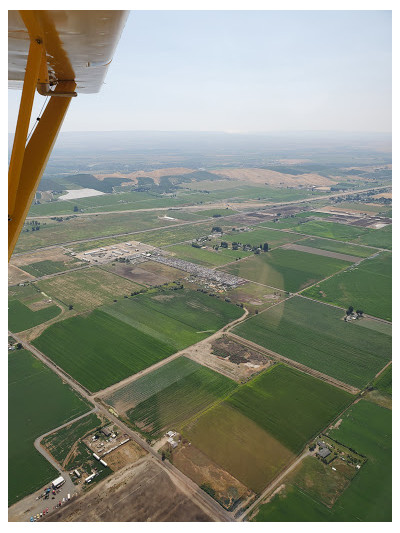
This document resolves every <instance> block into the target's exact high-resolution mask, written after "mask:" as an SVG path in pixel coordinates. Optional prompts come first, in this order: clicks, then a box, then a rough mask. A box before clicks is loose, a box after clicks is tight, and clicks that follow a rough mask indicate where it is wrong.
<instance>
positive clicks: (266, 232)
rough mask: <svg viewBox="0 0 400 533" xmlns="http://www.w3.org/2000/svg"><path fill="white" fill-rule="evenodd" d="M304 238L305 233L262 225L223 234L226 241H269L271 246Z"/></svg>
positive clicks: (251, 243) (252, 242) (258, 243)
mask: <svg viewBox="0 0 400 533" xmlns="http://www.w3.org/2000/svg"><path fill="white" fill-rule="evenodd" d="M303 238H304V237H303V235H297V234H296V233H289V232H287V231H276V230H272V229H266V228H261V227H258V228H257V229H253V230H251V231H241V232H236V233H232V234H230V235H224V236H223V240H224V241H227V242H238V243H241V244H250V245H251V246H257V245H260V244H264V243H265V242H267V243H268V244H269V247H270V248H275V247H276V246H280V245H281V244H286V243H288V242H294V241H298V240H299V239H303Z"/></svg>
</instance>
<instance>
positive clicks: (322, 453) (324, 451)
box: [317, 448, 331, 459]
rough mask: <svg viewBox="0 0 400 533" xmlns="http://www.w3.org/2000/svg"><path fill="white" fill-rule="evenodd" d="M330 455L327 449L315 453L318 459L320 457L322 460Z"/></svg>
mask: <svg viewBox="0 0 400 533" xmlns="http://www.w3.org/2000/svg"><path fill="white" fill-rule="evenodd" d="M330 454H331V451H330V450H329V449H328V448H321V449H320V450H319V451H318V452H317V455H319V456H320V457H322V459H325V458H326V457H328V455H330Z"/></svg>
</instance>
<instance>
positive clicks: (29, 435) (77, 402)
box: [8, 350, 89, 505]
mask: <svg viewBox="0 0 400 533" xmlns="http://www.w3.org/2000/svg"><path fill="white" fill-rule="evenodd" d="M8 394H9V402H8V410H9V411H8V468H9V496H8V497H9V500H8V501H9V505H11V504H13V503H15V502H16V501H18V500H20V499H21V498H23V497H24V496H26V495H28V494H30V493H32V492H34V491H35V490H38V489H40V488H41V487H42V486H43V485H44V484H45V483H48V482H50V481H51V479H54V478H55V477H57V476H58V473H57V471H56V470H55V469H54V468H53V467H52V466H51V465H50V464H49V463H48V462H47V461H46V460H45V459H44V458H43V457H42V455H40V453H39V452H38V451H37V450H36V449H35V448H34V446H33V443H34V440H35V439H36V438H37V437H39V436H40V435H42V434H43V433H46V432H47V431H50V430H51V429H53V428H55V427H58V426H60V425H61V424H64V423H65V422H68V420H72V419H73V418H76V417H77V416H79V415H81V414H83V413H84V412H85V411H88V410H89V407H88V404H87V403H86V402H85V401H84V400H83V399H81V398H80V397H79V396H77V395H76V394H75V393H74V392H73V391H72V390H71V389H70V388H69V387H68V385H65V384H63V382H62V381H61V379H60V378H59V377H58V376H56V375H55V374H54V373H53V372H52V371H51V370H50V369H48V368H47V367H46V366H45V365H44V364H43V363H41V362H40V361H38V360H37V359H35V358H34V357H33V356H32V355H31V353H30V352H28V351H26V350H17V351H14V352H12V353H11V354H9V356H8Z"/></svg>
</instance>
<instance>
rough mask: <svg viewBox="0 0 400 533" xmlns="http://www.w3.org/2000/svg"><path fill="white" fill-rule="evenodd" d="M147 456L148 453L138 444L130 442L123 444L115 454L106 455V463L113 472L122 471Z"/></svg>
mask: <svg viewBox="0 0 400 533" xmlns="http://www.w3.org/2000/svg"><path fill="white" fill-rule="evenodd" d="M144 455H146V452H145V451H144V449H143V448H141V447H140V446H139V445H138V444H136V442H134V441H133V440H130V441H129V442H127V443H126V444H123V445H122V446H120V447H119V448H117V449H116V450H114V451H113V452H111V453H109V454H107V455H106V458H105V461H106V462H107V464H108V466H109V467H110V468H111V470H114V472H115V471H117V470H121V468H124V467H125V466H127V465H132V464H133V463H136V461H138V460H139V459H140V458H141V457H143V456H144Z"/></svg>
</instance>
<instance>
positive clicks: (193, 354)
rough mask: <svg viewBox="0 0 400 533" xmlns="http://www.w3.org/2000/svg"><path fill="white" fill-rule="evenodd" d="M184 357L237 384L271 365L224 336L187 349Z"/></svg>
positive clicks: (250, 350) (266, 359) (264, 358)
mask: <svg viewBox="0 0 400 533" xmlns="http://www.w3.org/2000/svg"><path fill="white" fill-rule="evenodd" d="M185 356H186V357H189V358H190V359H192V360H193V361H196V363H200V364H201V365H203V366H207V367H208V368H211V369H212V370H214V371H216V372H219V373H220V374H223V375H224V376H227V377H228V378H230V379H233V380H234V381H237V382H244V381H247V380H248V379H249V378H250V377H251V376H253V375H254V374H255V373H258V372H261V370H264V368H267V367H268V366H269V365H271V364H272V360H271V359H268V357H266V356H264V355H263V354H260V353H258V352H256V351H255V350H252V349H251V348H248V347H246V346H243V345H242V344H240V343H239V342H236V341H234V340H232V339H229V338H228V337H226V336H225V335H223V336H221V337H218V338H216V339H213V340H208V341H204V342H202V343H199V344H197V345H195V346H192V347H190V348H188V349H187V350H186V351H185Z"/></svg>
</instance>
